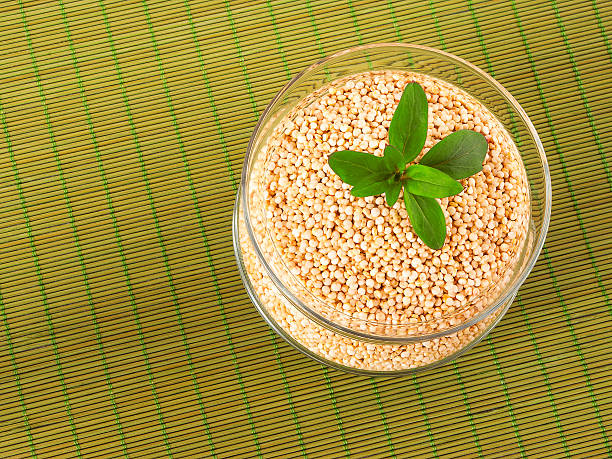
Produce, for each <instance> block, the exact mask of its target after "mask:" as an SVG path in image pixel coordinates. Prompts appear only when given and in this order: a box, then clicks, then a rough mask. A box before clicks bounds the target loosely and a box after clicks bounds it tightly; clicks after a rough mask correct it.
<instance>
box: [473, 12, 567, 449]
mask: <svg viewBox="0 0 612 459" xmlns="http://www.w3.org/2000/svg"><path fill="white" fill-rule="evenodd" d="M468 5H469V9H470V12H471V14H472V19H473V21H474V25H475V26H476V34H477V35H478V40H479V42H480V45H481V48H482V52H483V54H484V57H485V61H486V63H487V68H488V70H489V73H490V74H491V76H493V77H495V71H494V70H493V65H492V64H491V60H490V58H489V54H488V52H487V48H486V44H485V41H484V37H483V35H482V31H481V30H480V26H479V24H478V19H477V16H476V11H475V9H474V8H473V5H472V2H471V0H468ZM506 105H507V107H508V112H509V113H510V122H511V124H512V133H513V134H514V137H515V138H516V141H517V142H516V143H517V145H518V147H519V148H520V147H521V138H520V134H519V132H518V129H517V127H516V120H515V118H514V112H513V111H512V109H511V108H510V105H509V104H506ZM518 302H519V304H520V306H521V310H522V312H523V316H524V320H525V324H526V325H527V331H528V333H529V336H530V338H531V342H532V344H533V346H534V351H535V354H536V358H537V360H538V362H539V364H540V370H541V372H542V375H543V376H544V380H545V383H546V387H547V393H548V398H549V401H550V404H551V407H552V410H553V415H554V417H555V419H556V424H557V430H558V431H559V436H560V437H561V443H562V445H563V449H564V450H565V455H566V456H568V457H569V456H570V454H569V450H568V448H567V443H566V439H565V434H564V433H563V429H562V428H561V421H560V419H559V416H558V413H557V408H556V405H555V401H554V399H553V396H552V390H551V387H550V382H549V380H548V374H547V372H546V369H545V367H544V364H543V362H542V358H541V357H542V356H541V354H540V351H539V348H538V345H537V343H536V340H535V334H534V333H533V331H532V329H531V324H530V323H529V320H528V318H527V313H526V311H525V307H524V306H523V303H522V301H521V298H520V295H519V297H518Z"/></svg>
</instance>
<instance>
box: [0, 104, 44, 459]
mask: <svg viewBox="0 0 612 459" xmlns="http://www.w3.org/2000/svg"><path fill="white" fill-rule="evenodd" d="M0 116H1V118H2V127H3V129H4V135H5V136H6V140H7V145H8V146H9V151H11V150H12V146H11V144H10V136H9V133H8V129H7V126H6V118H5V115H4V108H3V107H2V104H1V103H0ZM0 310H1V312H2V321H3V322H4V332H5V334H6V345H7V346H8V349H9V354H10V355H11V366H12V367H13V377H14V378H15V385H16V386H17V395H19V404H20V405H21V413H22V415H23V416H22V418H23V422H24V424H25V427H26V434H27V436H28V443H29V444H30V452H31V453H32V456H33V457H37V456H36V448H35V447H34V438H33V437H32V430H31V428H30V418H29V417H28V411H27V409H26V405H25V399H24V398H23V392H22V390H21V381H20V378H19V370H18V368H17V361H16V360H15V351H14V350H13V341H12V339H11V331H10V328H9V323H8V316H7V315H6V309H5V307H4V298H3V297H2V292H0Z"/></svg>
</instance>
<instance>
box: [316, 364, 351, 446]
mask: <svg viewBox="0 0 612 459" xmlns="http://www.w3.org/2000/svg"><path fill="white" fill-rule="evenodd" d="M321 368H322V369H323V377H324V378H325V386H327V391H328V392H329V399H330V400H331V404H332V407H333V409H334V415H335V416H336V424H338V430H339V431H340V439H341V440H342V447H343V448H344V453H345V454H346V457H351V452H350V451H349V447H348V442H347V441H346V437H345V435H344V428H343V427H342V418H340V411H338V405H337V404H336V395H335V394H334V388H333V387H332V384H331V379H330V378H329V370H328V369H327V367H326V366H324V365H321Z"/></svg>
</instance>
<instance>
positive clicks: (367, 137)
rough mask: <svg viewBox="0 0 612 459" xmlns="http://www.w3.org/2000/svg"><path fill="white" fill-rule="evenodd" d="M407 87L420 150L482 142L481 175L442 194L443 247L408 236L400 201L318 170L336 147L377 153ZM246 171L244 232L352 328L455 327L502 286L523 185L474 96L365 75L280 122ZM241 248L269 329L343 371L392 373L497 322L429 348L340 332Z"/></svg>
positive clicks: (291, 280)
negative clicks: (425, 108) (416, 103)
mask: <svg viewBox="0 0 612 459" xmlns="http://www.w3.org/2000/svg"><path fill="white" fill-rule="evenodd" d="M411 81H416V82H418V83H419V84H421V86H422V87H423V89H424V90H425V93H426V94H427V99H428V102H429V125H428V137H427V141H426V143H425V148H424V150H423V153H425V152H427V151H428V150H429V148H431V147H432V146H433V145H434V144H435V143H437V142H438V141H439V140H441V139H442V138H444V137H445V136H446V135H448V134H450V133H451V132H454V131H457V130H460V129H471V130H474V131H477V132H481V133H483V134H484V135H485V137H486V139H487V142H488V145H489V150H488V153H487V156H486V158H485V162H484V166H483V171H482V172H480V173H478V174H476V175H474V176H472V177H469V178H468V179H465V180H462V181H461V182H462V184H463V185H464V191H463V192H462V193H460V194H459V195H456V196H452V197H450V198H444V199H440V200H439V202H440V204H441V206H442V209H443V211H444V215H445V217H446V223H447V238H446V241H445V244H444V246H443V247H442V248H441V249H440V250H432V249H430V248H429V247H427V246H426V245H425V244H424V243H423V242H422V241H421V240H420V239H419V238H418V237H417V236H416V235H415V233H414V232H413V230H412V227H411V225H410V220H409V219H408V216H407V213H406V210H405V207H404V203H403V200H402V199H401V197H400V199H399V200H398V202H397V203H396V204H395V205H394V206H393V208H389V206H387V204H386V203H385V200H384V197H383V196H376V197H368V198H355V197H353V196H351V195H350V188H351V187H350V186H349V185H347V184H344V183H343V182H342V181H341V180H340V178H339V177H338V176H337V175H336V174H335V173H334V172H333V171H332V170H331V169H330V167H329V165H328V164H327V158H328V156H329V155H330V154H331V153H332V152H334V151H338V150H345V149H350V150H358V151H365V152H369V153H372V154H374V155H378V156H382V154H383V150H384V147H385V146H386V145H387V143H388V138H387V129H388V127H389V123H390V121H391V118H392V116H393V113H394V111H395V108H396V107H397V103H398V102H399V99H400V97H401V94H402V91H403V89H404V87H405V85H406V84H407V83H409V82H411ZM417 161H418V159H417ZM254 174H255V179H256V180H258V181H259V182H258V183H259V186H255V187H252V190H251V196H250V197H251V199H252V202H256V203H258V204H260V205H261V208H262V209H264V210H265V212H259V213H257V215H254V216H252V226H253V230H254V232H255V235H256V238H257V240H258V242H259V243H260V245H262V246H263V251H264V253H266V254H267V255H268V256H269V257H270V258H275V260H274V261H275V262H276V263H284V264H285V265H286V266H287V267H288V270H289V272H290V273H291V274H292V276H287V278H284V279H283V281H285V282H286V284H288V285H290V288H294V289H295V290H296V292H297V291H299V293H300V294H299V295H297V296H298V297H299V298H300V299H301V300H303V301H304V303H305V304H306V305H307V306H308V307H310V308H311V309H313V310H314V311H315V312H317V313H319V314H321V315H323V316H326V317H328V318H331V319H332V320H334V321H337V322H339V323H342V324H343V325H345V326H347V327H348V328H355V329H362V330H364V329H367V330H368V331H374V332H376V333H378V334H382V335H391V334H394V333H395V332H397V331H398V330H402V332H400V333H396V334H402V333H403V334H414V333H427V332H435V331H444V330H446V329H449V328H452V327H454V326H456V325H460V324H461V323H463V322H465V321H466V320H469V319H470V318H472V317H473V316H474V315H475V314H477V313H478V312H480V311H482V309H484V308H485V307H486V306H488V305H489V304H490V302H489V301H488V299H490V298H491V297H493V296H494V295H495V294H496V293H497V292H498V291H499V289H500V288H502V287H503V284H504V281H505V279H506V277H507V275H508V272H509V268H512V267H513V265H514V264H515V262H516V260H517V258H518V256H519V254H520V250H521V247H522V245H523V242H524V240H525V235H526V233H527V225H528V221H529V192H528V185H527V180H526V174H525V170H524V167H523V164H522V161H521V159H520V155H519V153H518V151H517V149H516V146H515V145H514V143H513V142H512V141H511V140H510V136H509V135H508V133H507V132H506V130H505V129H504V128H503V126H502V125H501V123H500V122H499V121H498V120H497V119H496V118H495V117H494V116H493V115H492V114H491V113H490V112H489V111H488V110H487V109H486V108H485V107H484V106H483V105H482V104H480V103H479V102H478V101H476V100H475V99H474V98H472V97H471V96H469V95H468V94H466V93H465V92H463V91H461V90H460V89H458V88H456V87H455V86H452V85H450V84H449V83H446V82H444V81H442V80H439V79H435V78H432V77H429V76H426V75H421V74H414V73H408V72H395V71H394V72H369V73H364V74H358V75H352V76H351V77H348V78H345V79H342V80H338V81H336V82H333V83H332V84H330V85H329V86H327V87H326V88H324V89H322V90H320V91H317V92H316V93H314V94H313V95H311V96H310V97H309V98H308V100H307V102H306V104H304V105H302V106H301V107H296V109H294V110H293V111H292V112H290V113H289V114H288V115H287V116H286V117H285V118H284V119H283V120H281V122H280V123H279V125H278V127H277V128H276V129H275V130H274V132H273V135H272V136H271V138H270V139H269V140H268V143H267V145H266V146H265V151H264V154H262V155H261V160H260V161H259V164H258V166H257V167H255V168H254ZM241 235H242V236H244V231H242V232H241ZM241 244H242V250H243V255H244V259H245V266H246V268H247V272H248V273H249V275H250V277H251V281H252V283H253V285H254V288H255V290H256V291H257V294H258V295H259V296H260V299H261V300H262V302H263V304H264V306H265V307H266V308H267V309H268V312H270V313H271V314H272V315H273V317H274V318H275V320H276V321H277V323H278V324H279V325H280V326H281V327H282V328H283V329H285V331H287V332H289V333H290V334H291V335H292V336H293V337H294V338H295V339H296V340H297V341H298V342H300V343H301V344H302V345H304V346H306V347H307V348H309V349H310V350H312V351H313V352H315V353H317V354H319V355H321V356H323V357H325V358H328V359H331V360H334V361H336V362H339V363H343V364H345V365H349V366H353V367H357V368H368V369H399V368H412V367H414V366H419V365H423V364H425V363H432V362H434V361H436V360H439V359H440V358H443V357H444V356H447V355H450V354H452V353H454V352H455V351H457V350H459V349H460V348H462V347H464V346H465V345H466V344H468V343H469V342H471V341H472V340H473V339H475V338H476V336H478V335H479V334H480V333H481V332H482V331H483V330H484V329H485V328H486V326H487V325H488V324H489V323H491V322H492V320H493V319H494V318H493V317H489V318H488V319H487V320H486V321H481V322H478V323H477V324H475V325H473V326H471V327H468V328H466V329H465V330H462V331H460V332H458V333H455V334H451V335H450V336H447V337H443V338H438V339H436V340H432V341H428V342H427V343H429V344H428V345H426V343H416V344H410V345H395V346H390V345H375V344H365V343H361V342H358V341H355V340H351V339H348V338H344V337H341V336H340V335H337V334H335V333H333V332H331V331H329V330H326V329H324V328H322V327H320V326H319V325H317V324H316V323H314V322H312V321H310V320H309V319H307V318H305V317H304V316H303V315H302V314H301V313H299V312H298V311H297V310H296V309H295V308H293V307H292V306H291V305H290V304H288V303H287V302H286V301H284V299H283V298H281V297H279V296H278V295H277V294H275V293H274V292H272V290H274V289H273V288H272V286H271V284H270V282H269V279H267V280H266V279H265V276H264V275H263V272H262V271H263V270H262V269H261V267H260V266H258V265H257V263H258V262H257V260H255V259H254V254H253V252H252V247H251V248H249V247H247V246H248V245H250V244H247V243H246V242H245V241H244V240H243V237H241ZM268 261H269V262H270V260H268ZM278 266H280V264H279V265H278ZM364 324H367V328H364ZM373 324H374V325H373ZM372 326H374V329H372ZM330 349H333V351H331V350H330Z"/></svg>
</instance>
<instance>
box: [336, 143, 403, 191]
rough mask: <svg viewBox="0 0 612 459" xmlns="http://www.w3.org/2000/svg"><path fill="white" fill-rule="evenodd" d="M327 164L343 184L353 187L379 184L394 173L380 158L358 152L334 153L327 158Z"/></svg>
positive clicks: (343, 151)
mask: <svg viewBox="0 0 612 459" xmlns="http://www.w3.org/2000/svg"><path fill="white" fill-rule="evenodd" d="M328 162H329V167H331V168H332V170H333V171H334V172H335V173H336V174H338V175H339V176H340V178H341V179H342V181H343V182H345V183H348V184H349V185H353V186H359V185H365V184H368V183H373V182H380V181H383V180H386V179H387V178H389V177H390V176H391V174H392V173H393V172H395V171H394V170H389V169H388V168H387V165H386V163H385V161H384V160H383V159H382V158H381V157H379V156H374V155H372V154H370V153H363V152H360V151H350V150H342V151H336V152H335V153H332V154H331V155H330V156H329V160H328ZM381 193H382V192H381Z"/></svg>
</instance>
